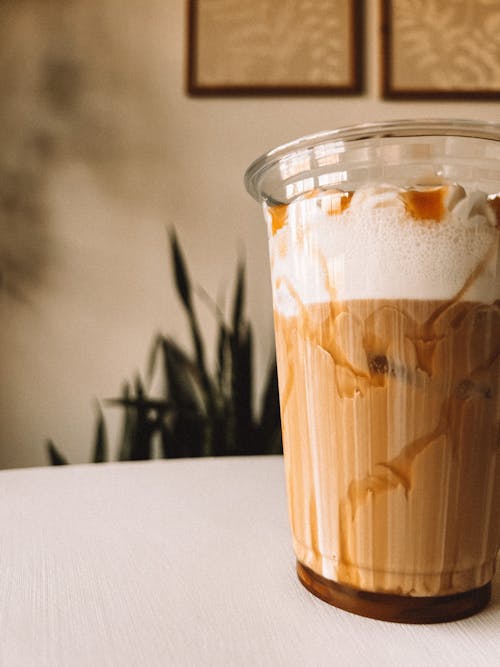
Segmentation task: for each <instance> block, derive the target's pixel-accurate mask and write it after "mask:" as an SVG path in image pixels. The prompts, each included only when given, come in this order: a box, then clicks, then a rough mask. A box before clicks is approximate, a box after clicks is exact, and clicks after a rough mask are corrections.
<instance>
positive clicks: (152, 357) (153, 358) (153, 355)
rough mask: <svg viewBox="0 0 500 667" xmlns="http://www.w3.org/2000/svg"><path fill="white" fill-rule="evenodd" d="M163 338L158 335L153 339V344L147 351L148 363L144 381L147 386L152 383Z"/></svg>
mask: <svg viewBox="0 0 500 667" xmlns="http://www.w3.org/2000/svg"><path fill="white" fill-rule="evenodd" d="M162 343H163V336H162V335H161V334H158V335H157V336H155V337H154V339H153V343H152V345H151V348H150V350H149V355H148V361H147V370H146V379H147V381H148V383H149V384H151V382H152V381H153V376H154V374H155V370H156V366H157V362H158V357H159V354H160V352H161V349H162Z"/></svg>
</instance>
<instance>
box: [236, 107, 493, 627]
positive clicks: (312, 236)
mask: <svg viewBox="0 0 500 667" xmlns="http://www.w3.org/2000/svg"><path fill="white" fill-rule="evenodd" d="M245 178H246V186H247V189H248V191H249V192H250V194H251V195H253V197H255V199H257V200H258V201H260V202H261V203H262V205H263V210H264V217H265V219H266V222H267V227H268V237H269V250H270V259H271V277H272V288H273V306H274V319H275V332H276V352H277V362H278V377H279V390H280V405H281V418H282V419H281V420H282V430H283V450H284V462H285V472H286V480H287V491H288V503H289V515H290V520H291V527H292V534H293V543H294V550H295V555H296V559H297V573H298V576H299V579H300V581H301V582H302V583H303V584H304V585H305V586H306V588H307V589H308V590H310V591H311V592H312V593H314V594H315V595H316V596H318V597H320V598H322V599H323V600H326V601H327V602H329V603H331V604H333V605H335V606H337V607H340V608H342V609H347V610H348V611H351V612H355V613H358V614H362V615H364V616H370V617H373V618H377V619H382V620H388V621H398V622H411V623H432V622H439V621H450V620H455V619H458V618H463V617H465V616H469V615H471V614H474V613H476V612H477V611H479V610H480V609H482V608H483V607H484V606H485V605H486V604H487V603H488V601H489V599H490V596H491V582H492V579H493V577H494V573H495V565H496V559H497V554H498V549H499V547H500V512H499V507H500V125H499V124H495V123H482V122H476V121H448V120H425V119H422V120H406V121H397V122H392V121H388V122H383V123H366V124H363V125H358V126H354V127H346V128H342V129H340V130H333V131H332V132H325V133H319V134H316V135H311V136H308V137H303V138H302V139H297V140H295V141H292V142H290V143H289V144H286V145H284V146H281V147H278V148H276V149H274V150H272V151H269V152H268V153H267V154H266V155H263V156H262V157H261V158H259V159H258V160H256V161H255V162H254V163H253V164H252V165H251V166H250V168H249V169H248V170H247V174H246V177H245Z"/></svg>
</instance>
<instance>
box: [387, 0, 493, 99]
mask: <svg viewBox="0 0 500 667" xmlns="http://www.w3.org/2000/svg"><path fill="white" fill-rule="evenodd" d="M380 2H381V7H380V11H381V17H382V19H381V46H382V53H381V56H382V68H381V71H382V82H381V83H382V96H383V97H384V98H385V99H442V100H445V99H447V100H481V99H483V100H495V99H500V42H499V41H498V30H500V2H498V4H495V3H484V4H482V3H478V2H475V1H474V0H454V1H453V3H451V2H443V0H427V2H425V3H422V2H415V1H414V0H380ZM490 34H491V38H489V35H490ZM495 35H496V37H495V38H493V37H494V36H495Z"/></svg>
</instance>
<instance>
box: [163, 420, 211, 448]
mask: <svg viewBox="0 0 500 667" xmlns="http://www.w3.org/2000/svg"><path fill="white" fill-rule="evenodd" d="M169 435H170V438H169V439H168V440H167V441H166V442H165V439H162V444H163V451H164V452H165V454H166V457H167V458H181V457H191V456H193V457H198V456H208V455H210V454H211V452H210V451H209V449H208V447H209V440H208V432H207V419H206V416H204V415H201V414H191V415H189V414H188V413H185V412H181V411H179V412H177V413H175V414H174V415H173V418H172V421H171V424H170V430H169Z"/></svg>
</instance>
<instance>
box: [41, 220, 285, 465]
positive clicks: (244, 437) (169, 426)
mask: <svg viewBox="0 0 500 667" xmlns="http://www.w3.org/2000/svg"><path fill="white" fill-rule="evenodd" d="M169 241H170V252H171V258H172V264H173V269H174V279H175V285H176V289H177V293H178V295H179V298H180V300H181V303H182V305H183V308H184V311H185V313H186V316H187V319H188V322H189V331H190V335H191V340H192V347H193V352H192V354H189V353H187V352H186V351H185V350H183V349H182V348H181V347H180V346H179V345H177V343H175V341H173V340H172V338H170V337H169V336H165V335H159V336H157V337H156V339H155V340H154V342H153V345H152V349H151V353H150V358H149V363H148V370H147V375H146V377H147V384H150V383H151V380H152V378H153V377H154V376H155V374H156V373H157V372H158V370H159V372H160V373H161V377H162V383H163V389H162V395H161V396H160V397H159V398H157V397H152V396H149V395H148V392H147V390H146V387H145V383H144V382H143V381H142V380H141V378H140V377H138V378H137V379H136V380H135V382H134V383H133V384H130V383H128V382H127V383H126V384H125V385H124V387H123V390H122V394H121V396H120V397H119V398H113V399H107V400H106V401H105V403H106V404H108V405H114V406H119V407H121V408H122V409H123V411H124V412H123V422H122V432H121V443H120V446H119V451H118V460H120V461H126V460H143V459H150V458H153V457H154V456H155V453H156V455H159V456H160V457H163V458H179V457H190V456H223V455H233V456H238V455H249V454H279V453H281V451H282V447H281V425H280V415H279V399H278V380H277V373H276V364H275V362H274V361H273V363H272V364H271V365H270V367H269V371H268V374H267V378H266V382H265V386H264V390H263V392H262V400H261V405H260V409H259V410H258V411H255V410H254V408H253V404H252V396H253V362H252V359H253V336H252V329H251V326H250V323H249V322H248V321H247V320H246V319H245V318H244V314H243V313H244V303H245V271H244V266H243V265H242V264H241V263H240V264H239V265H238V268H237V275H236V285H235V291H234V297H233V302H232V312H231V317H230V320H229V322H226V319H225V317H224V315H223V313H222V312H221V311H220V310H219V309H218V308H217V307H216V306H213V310H214V314H215V317H216V318H217V325H218V326H217V340H216V364H215V369H214V370H213V371H212V372H210V370H209V368H208V364H207V360H206V354H205V344H204V342H203V338H202V335H201V330H200V325H199V322H198V316H197V313H196V309H195V307H194V299H193V297H194V290H193V287H192V284H191V279H190V277H189V273H188V270H187V267H186V263H185V260H184V257H183V253H182V251H181V248H180V246H179V243H178V240H177V236H176V234H175V232H173V231H172V232H171V234H170V238H169ZM212 305H213V304H212ZM155 443H157V445H156V447H155ZM158 449H159V452H158V451H157V450H158ZM107 450H108V447H107V436H106V426H105V421H104V416H103V414H102V411H101V409H100V408H99V407H98V414H97V422H96V429H95V439H94V446H93V455H92V461H94V462H96V463H98V462H102V461H105V460H106V459H107ZM47 451H48V456H49V460H50V462H51V463H52V464H53V465H61V464H64V463H66V459H65V458H64V457H63V456H62V455H61V454H60V453H59V451H58V450H57V448H56V447H55V445H54V443H53V442H52V441H48V442H47Z"/></svg>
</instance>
